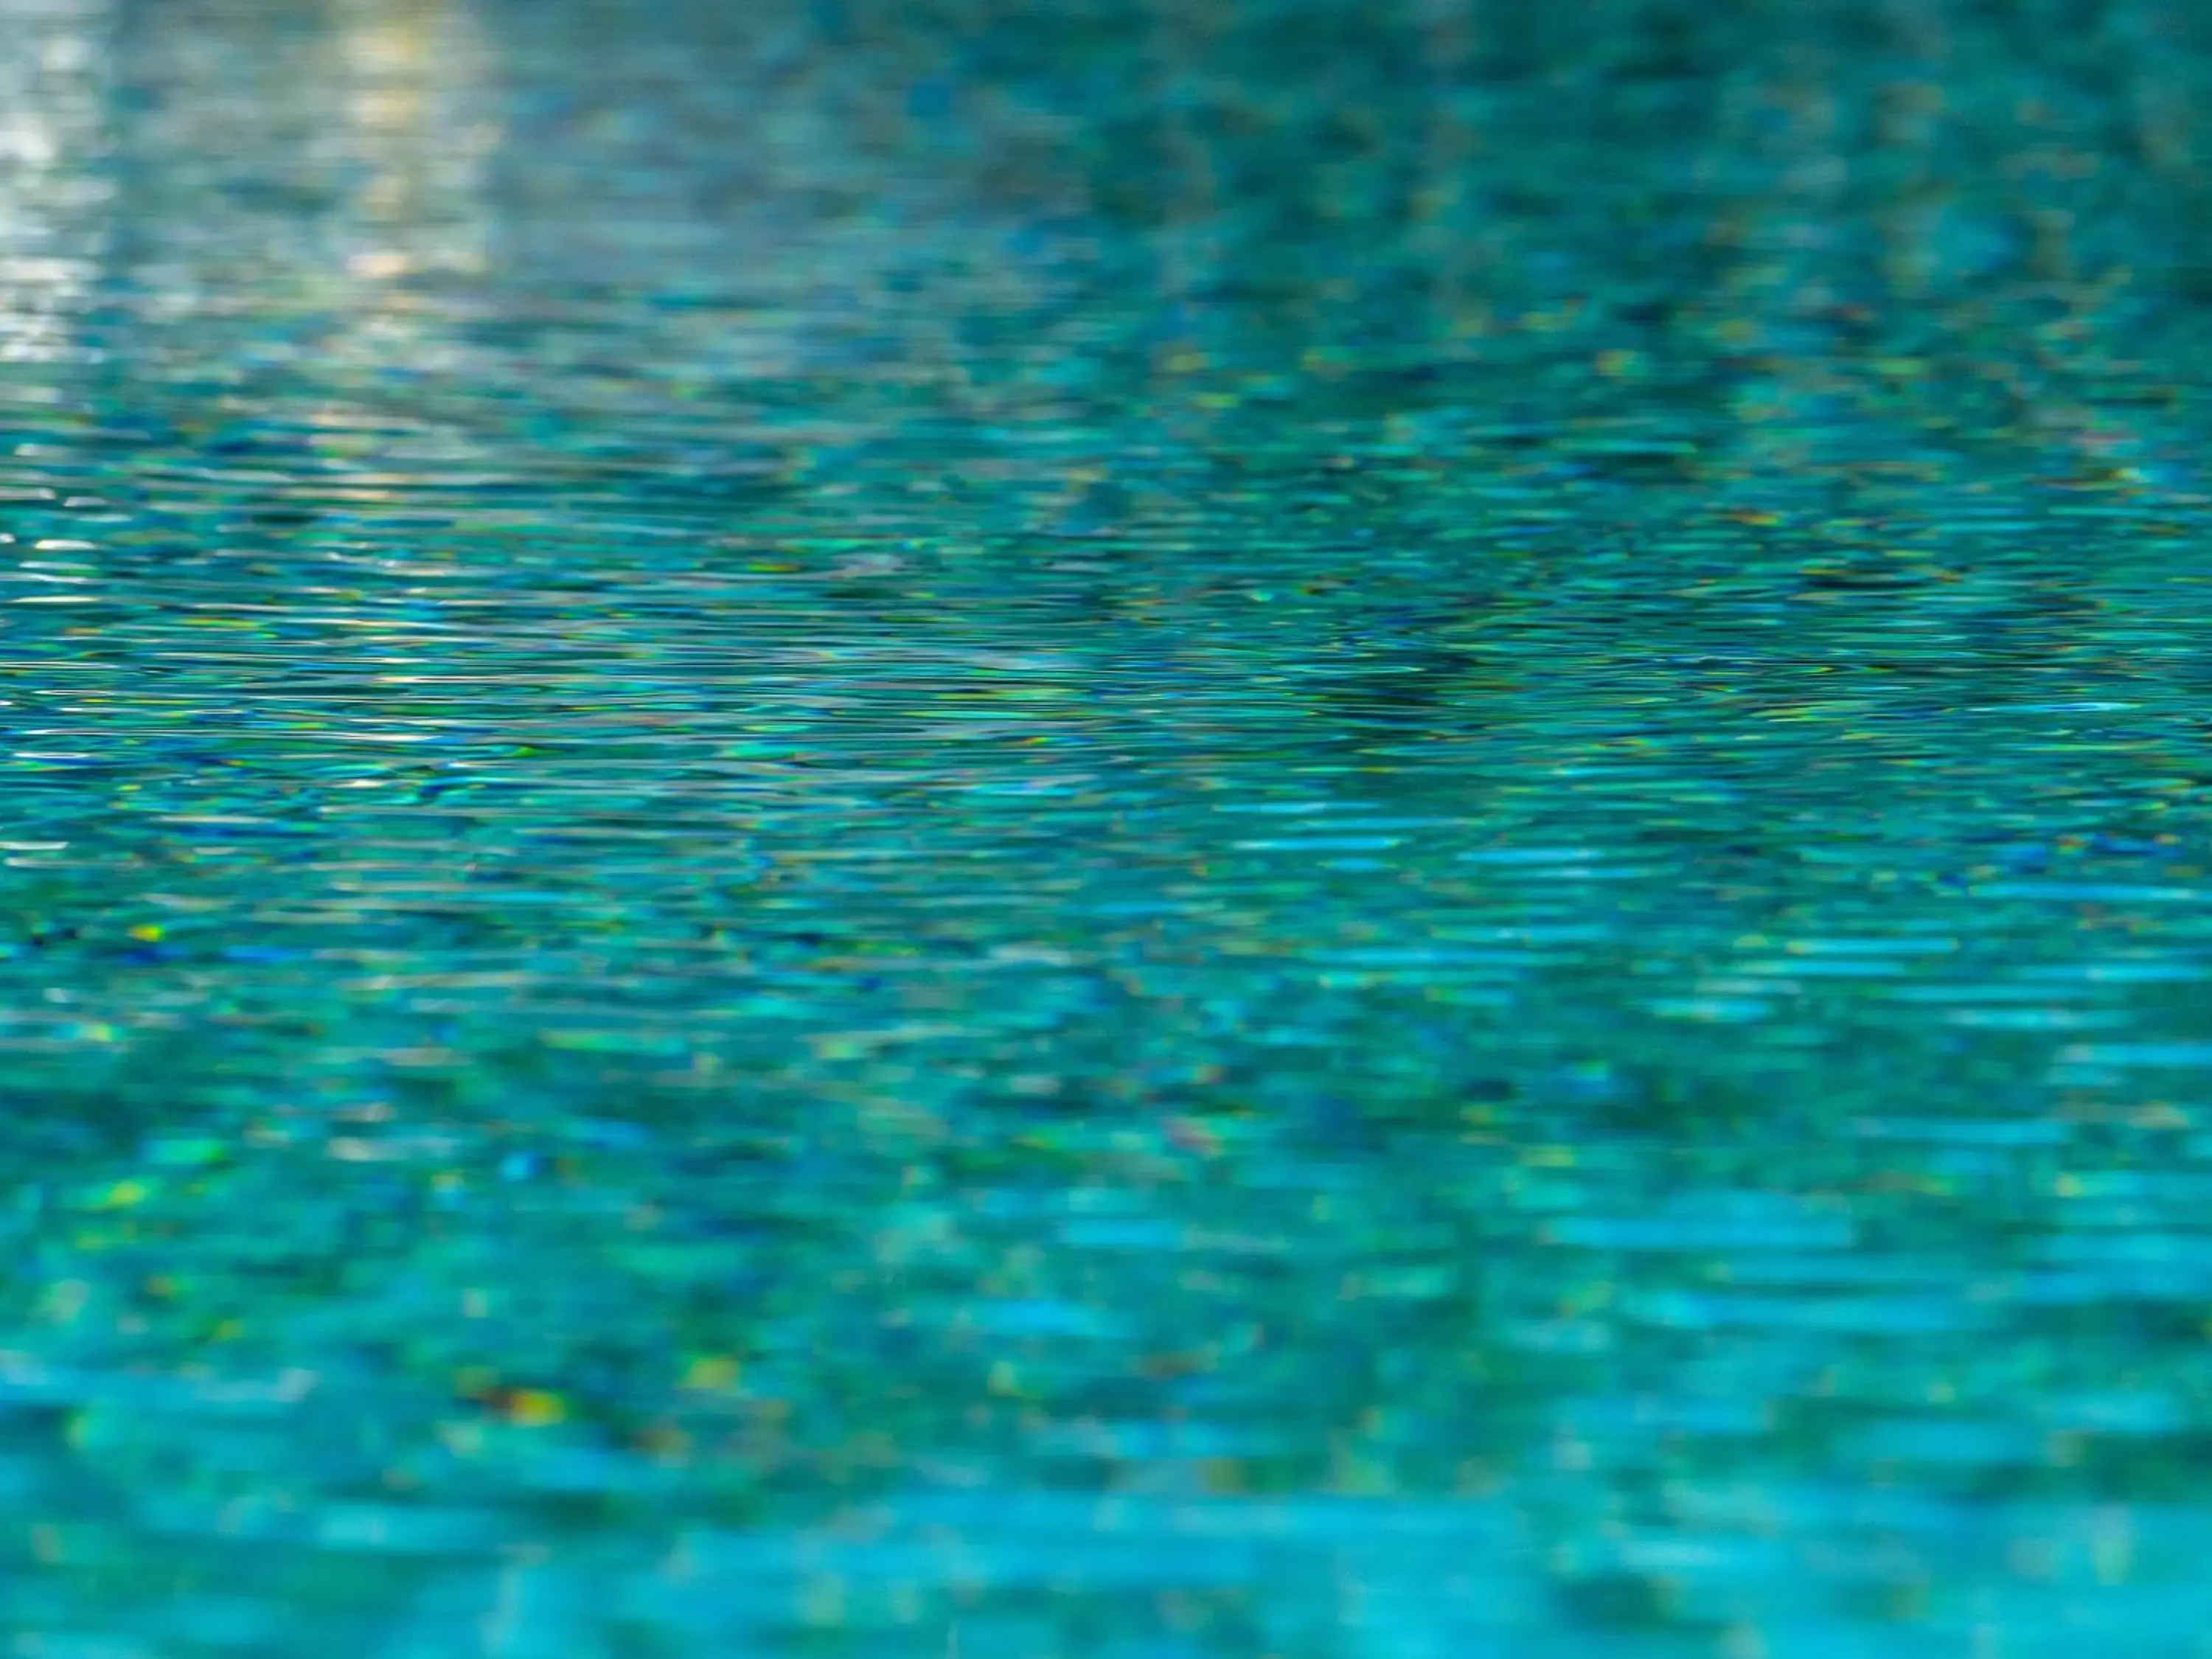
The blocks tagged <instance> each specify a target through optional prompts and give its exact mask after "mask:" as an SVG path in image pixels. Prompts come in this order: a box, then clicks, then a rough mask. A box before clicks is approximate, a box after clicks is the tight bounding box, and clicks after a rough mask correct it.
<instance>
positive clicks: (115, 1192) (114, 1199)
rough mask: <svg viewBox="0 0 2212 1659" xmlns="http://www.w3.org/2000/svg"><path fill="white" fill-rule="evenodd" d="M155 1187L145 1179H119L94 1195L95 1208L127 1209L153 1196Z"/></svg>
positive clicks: (93, 1203)
mask: <svg viewBox="0 0 2212 1659" xmlns="http://www.w3.org/2000/svg"><path fill="white" fill-rule="evenodd" d="M153 1194H154V1189H153V1188H152V1187H150V1186H149V1185H148V1184H147V1183H146V1182H143V1181H118V1182H116V1183H115V1184H114V1185H113V1186H112V1187H110V1188H108V1189H107V1190H106V1192H104V1193H95V1194H94V1195H93V1200H92V1207H93V1208H94V1209H95V1210H127V1209H129V1208H130V1207H131V1206H132V1205H134V1204H143V1203H144V1202H145V1201H146V1200H148V1199H149V1198H150V1197H152V1196H153Z"/></svg>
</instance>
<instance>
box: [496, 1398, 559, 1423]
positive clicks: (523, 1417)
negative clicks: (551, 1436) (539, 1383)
mask: <svg viewBox="0 0 2212 1659" xmlns="http://www.w3.org/2000/svg"><path fill="white" fill-rule="evenodd" d="M501 1404H502V1405H503V1407H505V1409H504V1410H503V1411H502V1412H501V1415H502V1416H504V1417H505V1418H506V1419H507V1421H508V1422H510V1423H519V1424H520V1425H522V1426H523V1427H524V1428H526V1429H542V1428H544V1427H546V1426H547V1425H550V1424H554V1423H559V1422H562V1421H564V1420H565V1419H567V1417H568V1403H567V1402H566V1401H563V1400H562V1398H561V1396H560V1395H557V1394H548V1393H547V1392H546V1391H545V1390H544V1389H515V1390H514V1391H513V1393H512V1394H509V1395H507V1397H506V1399H505V1400H504V1401H502V1402H501Z"/></svg>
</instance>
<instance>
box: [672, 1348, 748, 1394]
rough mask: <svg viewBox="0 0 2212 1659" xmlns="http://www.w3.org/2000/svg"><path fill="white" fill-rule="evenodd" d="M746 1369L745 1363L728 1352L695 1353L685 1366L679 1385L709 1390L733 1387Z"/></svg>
mask: <svg viewBox="0 0 2212 1659" xmlns="http://www.w3.org/2000/svg"><path fill="white" fill-rule="evenodd" d="M743 1372H744V1366H743V1365H741V1364H738V1361H736V1360H734V1359H732V1358H730V1357H729V1356H728V1355H726V1354H709V1353H702V1354H694V1355H693V1356H692V1357H691V1358H690V1361H689V1362H688V1363H686V1364H685V1365H684V1376H683V1378H682V1380H681V1382H680V1383H679V1386H680V1387H683V1388H686V1389H702V1390H709V1391H711V1390H717V1389H727V1388H732V1387H734V1386H735V1385H736V1383H737V1380H738V1376H741V1375H742V1374H743Z"/></svg>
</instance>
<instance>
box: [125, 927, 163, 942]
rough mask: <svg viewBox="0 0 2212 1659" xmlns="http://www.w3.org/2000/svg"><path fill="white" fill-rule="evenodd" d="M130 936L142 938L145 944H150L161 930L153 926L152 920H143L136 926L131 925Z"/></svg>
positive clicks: (158, 937)
mask: <svg viewBox="0 0 2212 1659" xmlns="http://www.w3.org/2000/svg"><path fill="white" fill-rule="evenodd" d="M131 938H133V939H143V940H145V941H146V943H147V944H149V945H151V944H153V943H154V942H155V940H157V939H160V938H161V929H160V928H159V927H155V925H154V924H153V923H152V922H145V923H142V924H141V925H140V926H138V927H133V928H132V929H131Z"/></svg>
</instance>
